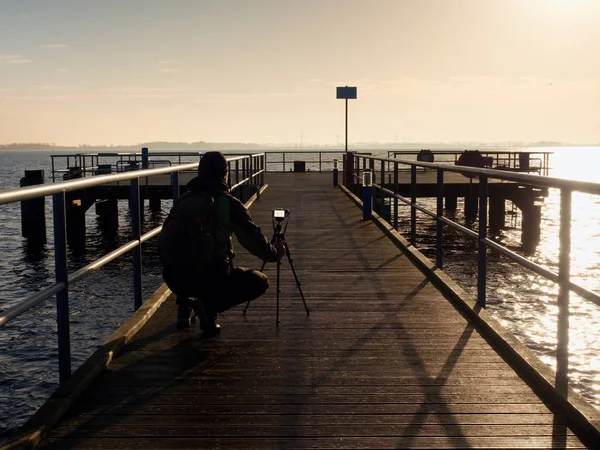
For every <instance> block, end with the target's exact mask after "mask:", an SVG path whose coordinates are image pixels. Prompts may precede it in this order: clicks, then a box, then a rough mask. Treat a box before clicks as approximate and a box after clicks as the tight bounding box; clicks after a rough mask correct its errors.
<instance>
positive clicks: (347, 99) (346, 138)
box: [346, 99, 348, 153]
mask: <svg viewBox="0 0 600 450" xmlns="http://www.w3.org/2000/svg"><path fill="white" fill-rule="evenodd" d="M347 152H348V99H346V153H347Z"/></svg>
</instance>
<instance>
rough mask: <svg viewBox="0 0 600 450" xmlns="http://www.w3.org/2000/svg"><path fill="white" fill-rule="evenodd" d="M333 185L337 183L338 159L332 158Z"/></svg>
mask: <svg viewBox="0 0 600 450" xmlns="http://www.w3.org/2000/svg"><path fill="white" fill-rule="evenodd" d="M333 185H334V186H337V185H338V160H337V159H334V160H333Z"/></svg>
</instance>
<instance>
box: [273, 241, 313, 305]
mask: <svg viewBox="0 0 600 450" xmlns="http://www.w3.org/2000/svg"><path fill="white" fill-rule="evenodd" d="M283 245H284V247H285V254H286V256H287V260H288V262H289V263H290V267H291V268H292V273H293V274H294V279H295V280H296V286H298V290H299V291H300V297H301V298H302V303H303V304H304V310H305V311H306V315H307V316H308V315H309V314H310V310H309V309H308V306H307V304H306V300H305V299H304V293H303V292H302V288H301V287H300V284H301V283H300V280H298V275H296V269H294V261H293V260H292V255H291V254H290V247H289V246H288V244H287V242H286V243H284V244H283ZM277 287H279V279H278V280H277ZM277 295H278V296H279V294H277ZM277 298H279V297H277Z"/></svg>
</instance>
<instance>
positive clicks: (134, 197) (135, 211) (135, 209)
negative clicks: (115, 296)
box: [130, 177, 142, 311]
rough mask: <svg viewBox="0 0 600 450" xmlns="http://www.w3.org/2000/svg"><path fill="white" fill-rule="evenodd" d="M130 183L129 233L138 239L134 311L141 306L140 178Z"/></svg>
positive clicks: (134, 271) (134, 260) (135, 254)
mask: <svg viewBox="0 0 600 450" xmlns="http://www.w3.org/2000/svg"><path fill="white" fill-rule="evenodd" d="M130 183H131V191H130V198H131V234H132V238H133V240H136V241H138V245H137V247H135V248H134V249H133V250H132V252H133V308H134V310H135V311H137V310H138V308H139V307H140V306H142V243H141V242H140V236H141V234H142V229H141V226H140V224H141V218H140V178H139V177H137V178H134V179H133V180H131V181H130Z"/></svg>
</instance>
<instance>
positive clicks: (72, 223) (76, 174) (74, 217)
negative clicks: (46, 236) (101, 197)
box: [63, 167, 86, 252]
mask: <svg viewBox="0 0 600 450" xmlns="http://www.w3.org/2000/svg"><path fill="white" fill-rule="evenodd" d="M82 177H83V171H82V170H81V167H69V169H68V172H67V173H65V174H64V175H63V179H64V180H65V181H66V180H74V179H77V178H82ZM83 195H84V194H83V191H82V190H78V191H71V192H67V198H66V200H67V211H66V212H67V244H69V246H70V247H71V248H72V249H73V250H74V251H76V252H78V251H83V249H84V248H85V209H86V207H85V205H84V202H83Z"/></svg>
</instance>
